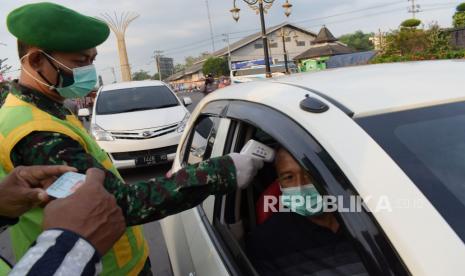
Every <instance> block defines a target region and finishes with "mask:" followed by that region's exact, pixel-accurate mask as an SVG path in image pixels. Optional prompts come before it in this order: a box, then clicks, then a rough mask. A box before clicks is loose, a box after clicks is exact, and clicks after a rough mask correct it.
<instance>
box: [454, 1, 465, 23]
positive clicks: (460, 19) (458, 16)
mask: <svg viewBox="0 0 465 276" xmlns="http://www.w3.org/2000/svg"><path fill="white" fill-rule="evenodd" d="M464 4H465V3H464ZM452 18H453V23H452V24H453V25H454V27H455V28H461V27H465V12H464V11H462V12H456V13H455V14H454V16H453V17H452Z"/></svg>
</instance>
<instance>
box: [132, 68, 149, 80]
mask: <svg viewBox="0 0 465 276" xmlns="http://www.w3.org/2000/svg"><path fill="white" fill-rule="evenodd" d="M151 78H152V76H151V75H150V74H149V72H147V71H144V70H139V71H137V72H134V73H133V74H132V80H135V81H138V80H149V79H151Z"/></svg>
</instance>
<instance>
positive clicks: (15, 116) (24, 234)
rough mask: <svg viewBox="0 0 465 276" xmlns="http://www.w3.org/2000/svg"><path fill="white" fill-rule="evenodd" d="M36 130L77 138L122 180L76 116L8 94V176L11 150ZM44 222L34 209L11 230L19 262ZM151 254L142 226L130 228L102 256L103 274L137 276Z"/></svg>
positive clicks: (2, 161) (0, 112)
mask: <svg viewBox="0 0 465 276" xmlns="http://www.w3.org/2000/svg"><path fill="white" fill-rule="evenodd" d="M33 131H47V132H57V133H61V134H64V135H66V136H68V137H70V138H72V139H74V140H75V141H77V142H79V144H80V145H81V146H82V147H83V148H84V149H85V150H86V152H87V153H88V154H90V155H92V156H93V157H94V158H95V159H96V160H97V161H98V162H100V164H101V165H102V166H103V167H105V168H106V169H108V170H110V171H111V172H113V173H114V174H115V175H116V176H118V177H119V178H120V179H122V178H121V176H120V175H119V173H118V171H117V170H116V168H115V167H114V166H113V164H112V162H111V160H110V159H109V157H108V155H107V153H106V152H105V151H104V150H102V149H101V148H100V147H99V146H98V145H97V143H96V142H95V141H94V140H93V139H92V137H90V135H89V134H88V133H87V131H86V130H85V128H84V127H83V126H82V124H81V122H79V120H78V119H77V118H76V117H75V116H73V115H69V116H67V117H66V119H65V120H60V119H58V118H56V117H54V116H51V115H50V114H48V113H46V112H44V111H42V110H40V109H39V108H37V107H35V106H34V105H31V104H29V103H27V102H24V101H22V100H21V99H19V98H18V97H16V96H14V95H13V94H12V93H10V94H9V95H8V97H7V98H6V100H5V103H4V105H3V107H2V108H1V109H0V166H1V167H3V169H4V170H5V171H6V172H7V173H8V172H10V171H11V170H13V163H12V161H11V159H10V153H11V151H12V149H13V148H14V146H15V145H16V144H17V143H18V142H19V141H21V139H23V138H24V137H26V136H27V135H29V134H30V133H31V132H33ZM0 177H1V176H0ZM1 179H3V177H1V178H0V180H1ZM42 220H43V210H42V209H41V208H35V209H32V210H30V211H29V212H27V213H26V214H24V215H23V216H21V217H20V219H19V222H18V223H17V224H16V225H14V226H12V227H11V228H10V234H11V238H12V243H13V251H14V253H15V256H16V259H17V260H19V259H20V258H21V257H22V256H23V255H24V254H25V253H26V251H27V250H28V249H29V247H30V246H31V244H32V243H33V242H34V241H35V240H36V239H37V237H38V236H39V235H40V233H41V232H42ZM148 254H149V248H148V244H147V242H146V240H145V238H144V236H143V233H142V227H141V226H135V227H128V228H127V229H126V232H125V234H124V235H123V236H122V237H121V238H120V240H118V242H116V244H115V245H114V246H113V248H112V249H111V250H110V251H109V252H108V253H107V254H106V255H105V256H104V257H103V259H102V262H103V273H102V275H112V276H114V275H138V273H139V272H140V271H141V270H142V268H143V267H144V264H145V262H146V260H147V257H148Z"/></svg>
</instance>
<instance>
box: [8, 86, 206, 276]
mask: <svg viewBox="0 0 465 276" xmlns="http://www.w3.org/2000/svg"><path fill="white" fill-rule="evenodd" d="M177 95H178V96H179V97H180V98H181V99H182V98H183V97H190V98H191V99H192V105H190V106H188V107H187V108H188V109H189V111H192V110H193V109H194V108H195V106H196V105H197V104H198V103H199V101H200V100H201V99H202V98H203V94H201V93H198V92H194V93H177ZM85 125H86V127H88V124H87V123H86V124H85ZM170 168H171V165H170V164H167V165H161V166H155V167H146V168H136V169H127V170H121V171H120V173H121V175H122V176H123V178H124V179H125V181H126V182H127V183H135V182H137V181H142V180H148V179H150V178H154V177H158V176H161V175H164V173H165V172H167V171H168V170H169V169H170ZM7 232H8V231H5V232H3V233H2V234H0V255H1V256H3V257H4V258H5V259H7V260H8V261H10V262H11V263H14V257H13V254H12V251H11V244H10V241H9V235H8V233H7ZM144 234H145V237H146V239H147V240H148V243H149V246H150V260H151V262H152V271H153V273H154V275H156V276H171V275H172V271H171V266H170V262H169V257H168V253H167V249H166V245H165V240H164V237H163V234H162V231H161V228H160V223H158V222H153V223H149V224H146V225H144Z"/></svg>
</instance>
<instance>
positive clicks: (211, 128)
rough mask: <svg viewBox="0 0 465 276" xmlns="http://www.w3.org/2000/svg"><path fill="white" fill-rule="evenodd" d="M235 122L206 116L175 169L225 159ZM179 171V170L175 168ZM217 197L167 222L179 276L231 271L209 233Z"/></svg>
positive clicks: (189, 138)
mask: <svg viewBox="0 0 465 276" xmlns="http://www.w3.org/2000/svg"><path fill="white" fill-rule="evenodd" d="M230 125H231V121H230V120H229V119H225V118H220V117H219V116H209V115H202V116H200V117H199V118H198V119H197V120H196V121H195V123H194V126H193V127H192V128H191V132H190V133H189V134H188V135H187V137H186V139H184V141H183V142H181V143H182V146H181V154H179V159H178V160H176V162H175V167H177V166H185V165H187V164H190V165H193V164H196V163H199V162H201V161H203V160H206V159H208V158H211V157H217V156H222V155H223V152H224V145H225V143H226V139H227V136H228V133H229V129H230ZM175 169H176V168H175ZM214 201H215V198H214V196H210V197H208V198H207V199H206V200H205V201H204V202H203V203H202V204H201V205H199V206H198V207H196V208H193V209H191V210H187V211H185V212H183V213H181V214H179V215H175V216H172V217H169V218H166V219H165V220H164V221H163V222H162V225H163V232H164V235H165V239H166V241H167V247H168V251H169V254H170V259H171V263H172V268H173V272H174V274H175V275H226V274H228V271H227V270H226V268H225V266H224V265H223V260H222V259H221V257H220V256H219V255H218V254H217V249H216V248H215V247H214V246H213V244H212V242H211V235H210V233H209V231H208V230H209V229H206V228H205V227H204V225H205V224H208V221H212V219H213V204H214Z"/></svg>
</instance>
